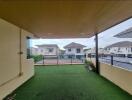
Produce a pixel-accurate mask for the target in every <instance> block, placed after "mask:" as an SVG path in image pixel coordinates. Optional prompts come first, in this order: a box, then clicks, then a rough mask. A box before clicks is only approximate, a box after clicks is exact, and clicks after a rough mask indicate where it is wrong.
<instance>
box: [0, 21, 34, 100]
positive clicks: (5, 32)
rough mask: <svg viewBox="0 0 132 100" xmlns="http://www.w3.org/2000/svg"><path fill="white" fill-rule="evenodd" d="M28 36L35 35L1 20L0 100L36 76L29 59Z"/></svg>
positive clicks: (31, 61)
mask: <svg viewBox="0 0 132 100" xmlns="http://www.w3.org/2000/svg"><path fill="white" fill-rule="evenodd" d="M27 36H29V37H32V36H33V35H32V34H31V33H29V32H27V31H25V30H23V29H20V28H19V27H17V26H15V25H13V24H11V23H8V22H6V21H5V20H3V19H0V100H2V99H3V98H4V97H5V96H7V95H8V94H10V93H11V92H12V91H13V90H15V89H16V88H17V87H19V86H20V85H22V84H23V83H24V82H25V81H27V80H28V79H30V78H31V77H32V76H33V75H34V65H33V64H34V63H33V60H32V59H27V41H26V37H27ZM20 52H21V54H20Z"/></svg>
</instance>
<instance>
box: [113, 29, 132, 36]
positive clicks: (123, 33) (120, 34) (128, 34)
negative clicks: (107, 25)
mask: <svg viewBox="0 0 132 100" xmlns="http://www.w3.org/2000/svg"><path fill="white" fill-rule="evenodd" d="M114 37H118V38H132V27H131V28H129V29H127V30H125V31H123V32H121V33H118V34H117V35H115V36H114Z"/></svg>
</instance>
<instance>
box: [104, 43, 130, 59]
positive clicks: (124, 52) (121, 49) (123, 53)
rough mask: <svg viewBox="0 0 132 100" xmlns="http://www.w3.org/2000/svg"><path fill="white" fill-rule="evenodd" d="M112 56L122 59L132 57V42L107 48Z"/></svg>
mask: <svg viewBox="0 0 132 100" xmlns="http://www.w3.org/2000/svg"><path fill="white" fill-rule="evenodd" d="M105 50H106V51H108V52H109V53H110V54H113V55H115V56H120V57H132V42H130V41H122V42H117V43H115V44H112V45H110V46H107V47H105Z"/></svg>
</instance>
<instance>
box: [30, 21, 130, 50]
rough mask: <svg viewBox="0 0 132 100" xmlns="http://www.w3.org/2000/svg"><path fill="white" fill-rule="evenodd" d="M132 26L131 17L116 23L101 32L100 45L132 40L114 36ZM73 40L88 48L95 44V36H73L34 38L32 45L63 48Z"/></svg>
mask: <svg viewBox="0 0 132 100" xmlns="http://www.w3.org/2000/svg"><path fill="white" fill-rule="evenodd" d="M130 27H132V19H129V20H127V21H125V22H123V23H121V24H119V25H116V26H114V27H112V28H110V29H108V30H106V31H104V32H101V33H100V34H99V47H102V48H103V47H105V46H108V45H110V44H113V43H115V42H119V41H132V39H131V38H129V39H128V38H127V39H125V38H123V39H120V38H116V37H113V36H114V35H115V34H118V33H120V32H122V31H124V30H126V29H128V28H130ZM71 42H76V43H80V44H83V45H85V46H87V47H86V48H93V47H94V46H95V42H94V37H91V38H73V39H33V40H32V46H33V47H35V45H40V44H57V45H58V46H59V47H60V48H61V49H63V47H64V46H65V45H67V44H69V43H71Z"/></svg>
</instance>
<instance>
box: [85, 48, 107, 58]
mask: <svg viewBox="0 0 132 100" xmlns="http://www.w3.org/2000/svg"><path fill="white" fill-rule="evenodd" d="M84 52H85V55H86V57H89V55H90V56H91V57H95V54H96V53H95V48H89V49H86V50H85V51H84ZM98 54H99V55H102V54H109V52H108V51H106V50H104V48H99V49H98Z"/></svg>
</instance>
